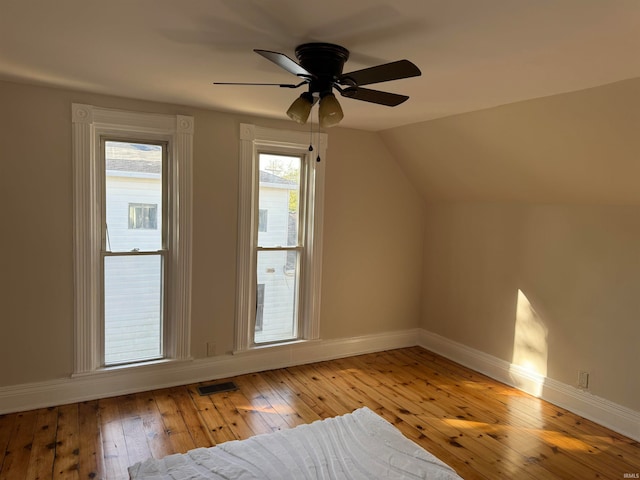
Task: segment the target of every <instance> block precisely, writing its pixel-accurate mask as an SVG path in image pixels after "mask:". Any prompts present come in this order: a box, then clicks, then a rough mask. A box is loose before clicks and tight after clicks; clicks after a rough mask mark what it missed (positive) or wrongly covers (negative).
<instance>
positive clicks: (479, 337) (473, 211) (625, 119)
mask: <svg viewBox="0 0 640 480" xmlns="http://www.w3.org/2000/svg"><path fill="white" fill-rule="evenodd" d="M638 132H640V80H639V79H635V80H629V81H624V82H619V83H616V84H612V85H607V86H604V87H599V88H595V89H590V90H585V91H581V92H574V93H570V94H564V95H558V96H554V97H548V98H543V99H537V100H532V101H527V102H521V103H517V104H512V105H506V106H503V107H499V108H494V109H490V110H485V111H480V112H474V113H469V114H465V115H459V116H456V117H450V118H446V119H441V120H435V121H432V122H426V123H422V124H418V125H411V126H407V127H402V128H398V129H393V130H389V131H386V132H382V134H381V136H382V138H383V139H384V142H385V144H386V145H387V146H388V148H389V149H390V150H392V151H394V152H395V153H396V159H397V160H398V162H399V163H400V164H401V166H402V168H403V169H404V170H405V171H406V172H407V174H408V176H409V178H411V179H412V180H413V181H414V184H415V185H416V187H417V188H418V189H419V190H420V191H421V193H422V196H423V198H425V199H426V200H427V201H428V202H429V206H428V208H427V214H426V226H425V228H426V233H425V247H424V280H423V293H422V297H423V317H422V325H423V327H424V328H426V329H427V330H430V331H433V332H435V333H438V334H440V335H443V336H444V337H447V338H449V339H452V340H455V341H457V342H460V343H462V344H464V345H468V346H470V347H473V348H476V349H478V350H481V351H483V352H486V353H489V354H491V355H494V356H496V357H498V358H501V359H503V360H506V361H509V362H512V361H516V363H519V364H520V365H522V364H523V363H524V361H525V360H531V361H532V362H531V363H532V364H533V365H534V367H535V368H537V369H538V371H539V373H542V374H546V375H548V377H550V378H552V379H555V380H558V381H560V382H563V383H565V384H568V385H574V386H575V385H576V384H577V379H578V372H579V371H580V370H585V371H589V372H590V374H591V378H590V380H591V382H590V391H591V392H592V393H594V394H596V395H598V396H600V397H604V398H606V399H608V400H611V401H613V402H616V403H618V404H621V405H624V406H627V407H629V408H632V409H635V410H640V383H638V382H637V375H636V374H635V373H634V371H635V367H636V366H637V365H639V364H640V347H639V342H640V281H639V280H640V188H638V180H639V179H640V156H639V152H640V135H639V134H638ZM519 292H520V295H519ZM522 317H525V318H524V319H523V318H522Z"/></svg>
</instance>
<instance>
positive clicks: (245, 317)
mask: <svg viewBox="0 0 640 480" xmlns="http://www.w3.org/2000/svg"><path fill="white" fill-rule="evenodd" d="M315 138H316V140H317V143H314V152H313V155H312V154H311V153H310V152H309V136H308V134H305V133H304V132H294V131H286V130H279V129H271V128H265V127H260V126H256V125H250V124H241V125H240V140H241V141H240V172H239V173H240V175H239V181H240V185H239V208H238V252H239V255H238V276H237V282H238V285H237V297H236V341H235V349H234V350H235V351H238V352H241V351H246V350H250V349H252V348H254V347H258V346H259V347H263V346H265V345H263V344H260V345H256V344H255V343H254V342H253V339H254V324H255V314H256V289H257V285H256V265H257V252H258V250H257V248H256V246H257V243H256V235H257V232H256V230H257V225H258V224H257V219H256V216H257V215H258V212H257V199H256V193H255V182H256V176H257V175H258V173H257V168H256V162H258V155H259V153H261V152H268V153H273V154H276V155H278V154H282V155H284V156H301V157H304V158H305V162H304V164H305V165H306V168H308V170H307V171H306V173H304V174H303V176H304V178H306V182H305V181H304V178H302V179H301V181H302V184H301V187H302V188H307V191H306V192H305V195H304V196H305V197H306V201H304V202H301V205H302V208H303V209H304V210H303V211H302V212H301V214H300V224H301V225H305V226H306V227H305V229H304V233H303V229H302V228H300V229H299V231H298V233H299V235H301V237H300V239H299V242H298V243H299V245H297V246H294V247H295V248H298V247H302V250H301V251H300V254H299V255H300V257H301V260H300V263H301V264H304V265H305V267H304V268H301V269H299V270H300V273H299V275H300V283H301V288H300V294H299V295H300V302H299V303H300V305H299V307H298V310H299V316H298V319H299V325H298V335H297V338H298V340H312V339H317V338H319V335H320V328H319V319H320V290H321V289H320V285H321V277H322V224H323V211H324V210H323V204H324V168H325V161H324V160H323V159H325V157H326V155H325V154H326V147H327V135H326V134H324V133H321V134H319V135H318V136H317V137H315ZM318 156H319V157H320V158H321V160H322V161H321V162H316V161H315V160H316V157H318ZM301 196H302V195H301ZM302 235H304V237H302ZM265 247H266V248H269V247H270V246H265ZM281 343H283V342H277V343H276V344H281Z"/></svg>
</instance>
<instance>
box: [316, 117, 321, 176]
mask: <svg viewBox="0 0 640 480" xmlns="http://www.w3.org/2000/svg"><path fill="white" fill-rule="evenodd" d="M316 143H317V144H318V145H319V144H320V107H318V136H317V137H316ZM316 162H318V163H320V150H318V156H317V157H316Z"/></svg>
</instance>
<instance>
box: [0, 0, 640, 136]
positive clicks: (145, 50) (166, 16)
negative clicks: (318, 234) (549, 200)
mask: <svg viewBox="0 0 640 480" xmlns="http://www.w3.org/2000/svg"><path fill="white" fill-rule="evenodd" d="M0 11H1V12H2V14H1V15H0V43H1V44H2V45H3V48H2V50H1V51H0V78H4V79H9V80H12V81H20V82H29V83H35V84H45V85H52V86H59V87H65V88H72V89H79V90H87V91H93V92H98V93H105V94H112V95H119V96H125V97H133V98H139V99H147V100H154V101H160V102H168V103H176V104H183V105H190V106H197V107H204V108H209V109H214V110H221V111H229V112H243V113H249V114H252V115H260V116H266V117H273V118H282V119H285V118H286V116H285V113H284V112H285V110H286V109H287V107H288V106H289V104H290V103H291V102H292V100H293V99H294V98H295V97H296V96H297V95H298V94H299V93H300V91H292V90H288V89H278V88H277V87H227V86H214V85H212V82H214V81H220V82H225V81H231V82H235V81H248V82H256V81H259V82H277V83H280V82H285V83H288V82H291V81H292V79H291V78H290V75H289V74H288V73H286V72H284V71H282V70H280V69H279V68H278V67H276V66H275V65H274V64H272V63H270V62H268V61H267V60H265V59H264V58H262V57H260V56H258V55H256V54H255V53H253V51H252V50H253V49H254V48H260V49H266V50H275V51H280V52H283V53H285V54H287V55H289V56H291V57H294V49H295V47H296V45H298V44H301V43H304V42H309V41H322V42H332V43H338V44H341V45H343V46H344V47H346V48H348V49H349V50H350V51H351V53H352V55H351V59H350V60H349V61H348V63H347V65H346V67H345V71H350V70H357V69H360V68H365V67H369V66H372V65H376V64H379V63H384V62H389V61H394V60H398V59H402V58H407V59H409V60H411V61H412V62H414V63H415V64H417V65H418V66H419V68H420V69H421V70H422V72H423V75H422V76H421V77H418V78H411V79H405V80H400V81H396V82H390V83H384V84H378V85H376V88H379V89H381V90H388V91H392V92H396V93H403V94H407V95H409V96H410V97H411V98H410V99H409V101H408V102H406V103H404V104H402V105H400V106H398V107H395V108H389V107H383V106H379V105H374V104H369V103H365V102H359V101H356V100H350V99H341V103H342V106H343V109H344V112H345V119H344V120H343V122H342V126H345V127H352V128H358V129H365V130H373V131H378V130H385V129H389V128H392V127H396V126H400V125H407V124H414V123H417V122H422V121H425V120H430V119H434V118H439V117H446V116H450V115H455V114H459V113H463V112H469V111H474V110H479V109H484V108H488V107H492V106H496V105H502V104H508V103H512V102H516V101H520V100H526V99H530V98H537V97H544V96H548V95H552V94H557V93H562V92H569V91H574V90H580V89H584V88H589V87H594V86H597V85H603V84H607V83H611V82H615V81H619V80H622V79H627V78H633V77H639V76H640V62H638V61H637V53H638V51H640V29H639V28H638V25H640V2H638V1H637V0H606V1H604V0H602V1H597V0H518V1H514V0H481V1H478V0H393V1H391V0H386V1H377V2H376V1H370V0H352V1H349V2H345V1H342V0H340V1H339V0H323V1H316V2H308V1H299V0H298V1H291V0H271V1H268V2H265V1H260V0H180V1H176V0H133V1H132V0H110V1H109V2H97V1H87V0H61V1H55V2H54V1H50V0H35V1H19V0H0Z"/></svg>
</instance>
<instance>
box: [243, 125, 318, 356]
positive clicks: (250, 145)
mask: <svg viewBox="0 0 640 480" xmlns="http://www.w3.org/2000/svg"><path fill="white" fill-rule="evenodd" d="M308 141H309V136H308V134H304V133H298V132H286V131H279V130H273V129H266V128H260V127H256V126H253V125H245V124H243V125H241V142H242V149H241V169H240V212H239V213H240V215H239V217H240V218H239V252H240V258H239V266H238V267H239V275H238V299H237V302H238V308H237V312H238V318H237V323H238V328H237V329H236V331H237V337H236V349H237V350H239V351H241V350H247V349H250V348H253V347H258V346H266V345H273V344H281V343H284V342H290V341H296V340H310V339H315V338H318V337H319V301H320V279H321V271H320V269H321V255H322V244H321V240H322V234H321V228H322V206H323V201H322V200H323V193H324V161H321V162H316V161H315V158H316V156H317V155H318V151H317V150H316V152H314V155H313V157H312V155H311V153H310V152H309V143H308ZM315 148H317V149H318V150H319V155H320V157H321V158H324V151H325V149H326V135H325V134H322V135H321V136H320V145H319V146H316V147H315ZM267 212H268V228H267Z"/></svg>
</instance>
